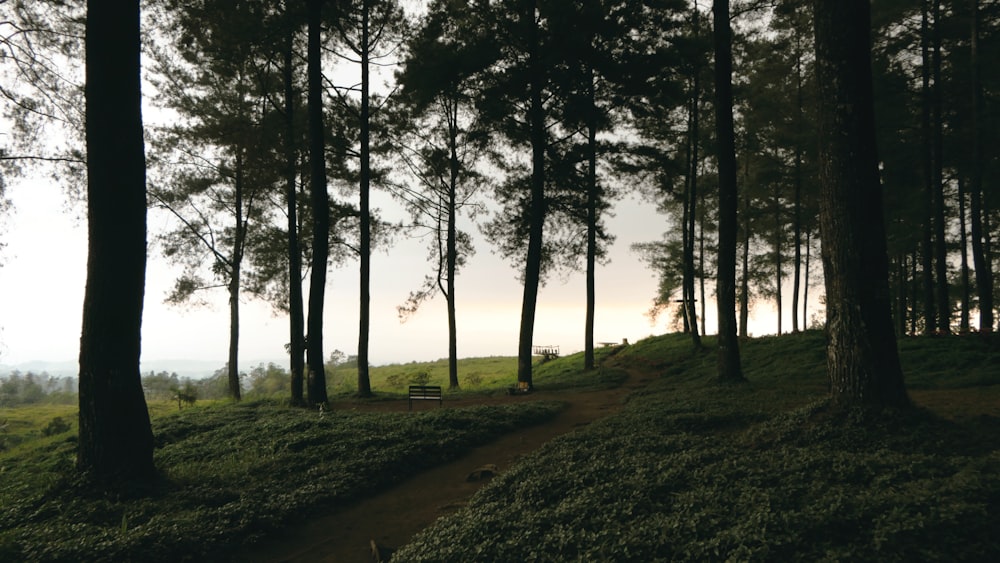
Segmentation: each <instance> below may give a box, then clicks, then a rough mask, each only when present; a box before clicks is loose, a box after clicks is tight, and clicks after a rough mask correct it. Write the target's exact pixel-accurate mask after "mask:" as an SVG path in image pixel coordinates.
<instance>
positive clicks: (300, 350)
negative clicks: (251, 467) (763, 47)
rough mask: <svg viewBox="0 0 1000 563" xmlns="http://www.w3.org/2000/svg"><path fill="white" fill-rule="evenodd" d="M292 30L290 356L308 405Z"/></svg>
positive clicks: (288, 67)
mask: <svg viewBox="0 0 1000 563" xmlns="http://www.w3.org/2000/svg"><path fill="white" fill-rule="evenodd" d="M293 37H294V31H293V28H292V27H291V26H289V30H288V31H287V36H286V37H285V41H286V43H285V49H284V53H283V57H284V60H283V61H282V63H283V67H282V74H283V79H284V87H285V167H286V169H285V208H286V213H287V215H288V223H287V224H288V356H289V359H290V363H291V365H290V367H291V391H292V397H291V401H292V404H293V405H296V406H302V405H304V404H305V397H304V393H303V385H302V383H303V382H302V377H303V375H304V373H305V362H304V361H303V354H304V352H305V336H304V335H305V314H304V311H303V302H302V251H301V248H300V247H299V221H298V201H297V199H298V198H297V195H296V191H295V178H296V168H297V159H296V156H295V154H296V151H295V86H294V83H293V81H292V79H293V71H294V68H293V64H292V57H293V54H294V53H293V51H292V48H293V45H292V43H293V41H292V39H293Z"/></svg>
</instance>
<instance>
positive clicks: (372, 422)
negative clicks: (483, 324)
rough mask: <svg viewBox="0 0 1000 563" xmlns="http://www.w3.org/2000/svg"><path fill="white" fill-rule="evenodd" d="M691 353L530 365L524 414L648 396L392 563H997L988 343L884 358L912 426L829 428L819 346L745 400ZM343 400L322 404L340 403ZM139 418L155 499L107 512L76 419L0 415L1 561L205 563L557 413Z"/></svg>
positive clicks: (249, 406)
mask: <svg viewBox="0 0 1000 563" xmlns="http://www.w3.org/2000/svg"><path fill="white" fill-rule="evenodd" d="M706 344H707V346H708V349H706V350H703V351H701V352H694V351H692V349H691V347H690V341H689V339H687V338H686V337H684V336H681V335H668V336H663V337H656V338H650V339H646V340H643V341H641V342H638V343H636V344H634V345H632V346H630V347H627V348H608V349H602V350H599V353H600V354H601V356H600V357H601V358H602V359H603V360H604V365H603V366H602V367H601V369H599V370H597V371H596V372H592V373H585V372H583V371H582V364H583V360H582V356H581V355H574V356H570V357H566V358H560V359H558V360H555V361H552V362H548V363H544V364H538V365H537V366H536V370H535V383H536V386H537V388H538V389H539V390H540V393H544V392H545V391H546V390H551V389H575V388H601V387H604V386H613V385H616V384H617V383H619V382H620V381H622V379H623V378H624V377H625V376H626V373H627V371H629V370H631V371H632V372H633V373H634V374H636V376H637V377H641V378H646V379H649V380H650V381H649V384H648V385H647V386H646V387H644V388H641V389H640V390H638V391H637V392H635V393H633V394H632V395H630V397H629V401H628V403H627V405H626V408H625V409H624V410H623V412H622V413H621V414H619V415H616V416H614V417H610V418H607V419H604V420H602V421H600V422H598V423H595V424H591V425H590V426H588V427H586V428H585V429H583V430H581V431H578V432H575V433H573V434H571V435H568V436H565V437H563V438H560V439H557V440H554V441H553V442H550V443H549V444H547V445H546V446H545V447H543V448H542V449H541V450H539V451H538V452H536V453H535V454H533V455H531V456H528V457H527V458H525V459H523V461H521V462H520V463H519V464H518V465H517V466H515V467H514V468H512V469H511V470H509V471H508V472H506V473H505V474H503V475H501V476H500V477H498V478H496V479H494V480H493V481H492V482H491V483H490V484H489V485H487V487H485V488H484V489H482V491H481V492H480V493H479V494H477V495H476V497H474V498H473V500H472V501H471V502H470V503H469V505H468V507H467V508H465V509H463V510H461V511H460V512H458V513H456V514H455V515H454V516H450V517H447V518H444V519H441V520H439V521H438V523H437V524H436V525H435V526H433V527H432V528H430V529H428V530H427V531H426V532H424V533H422V534H420V535H419V536H418V537H417V538H415V539H414V541H413V542H412V543H411V544H410V545H408V546H405V547H404V548H403V550H402V551H401V552H399V553H398V555H397V558H396V559H395V560H398V561H548V560H558V561H567V560H568V561H573V560H576V561H607V560H612V561H615V560H617V561H621V560H628V561H647V560H690V561H705V560H726V559H730V560H739V561H744V560H746V561H749V560H827V561H837V560H879V561H882V560H885V561H904V560H905V561H909V560H949V561H961V560H965V561H984V560H1000V543H998V539H997V536H996V534H995V530H997V529H1000V412H998V411H1000V345H998V343H996V342H994V343H993V344H992V345H990V344H986V343H984V342H983V341H981V340H979V339H978V338H974V337H968V338H959V337H950V338H918V339H907V340H904V341H902V342H901V344H900V348H901V351H902V354H903V361H904V365H905V369H906V377H907V382H908V385H909V386H910V389H911V396H912V397H913V398H914V400H915V402H916V403H917V404H918V405H923V406H926V407H927V408H925V409H915V410H913V411H905V412H888V413H883V414H882V415H880V416H874V415H872V414H870V413H864V412H848V413H835V412H832V411H830V410H829V409H828V408H827V404H826V402H825V401H824V396H825V393H826V389H827V384H826V378H825V374H824V351H823V347H824V343H823V337H822V335H821V334H819V333H806V334H800V335H794V336H782V337H771V338H759V339H754V340H751V341H749V342H746V343H745V344H744V346H743V360H744V366H745V372H746V375H747V377H748V379H749V382H748V383H747V384H743V385H732V386H725V387H718V386H715V385H711V384H709V383H708V382H709V381H710V380H711V379H712V376H713V374H714V370H715V355H714V351H713V350H711V347H712V346H713V345H714V342H713V341H712V339H707V340H706ZM612 354H613V355H614V357H613V358H612V357H610V356H611V355H612ZM515 365H516V363H515V361H514V360H513V359H512V358H481V359H474V360H468V361H463V362H462V366H461V369H460V372H461V373H463V374H465V375H466V376H468V375H469V374H472V373H479V374H481V376H482V377H481V379H480V380H479V381H468V382H467V381H466V380H463V382H462V383H463V391H462V392H461V393H462V394H463V395H473V394H474V393H475V392H479V393H483V394H492V393H502V392H504V390H505V388H506V387H507V386H509V385H511V384H512V383H513V381H514V379H515V376H514V372H515V367H514V366H515ZM420 373H427V374H428V375H429V378H430V381H431V382H432V383H440V384H443V385H446V379H445V378H446V375H445V374H446V363H445V362H435V363H431V364H406V365H400V366H385V367H382V368H376V369H375V370H373V387H375V390H376V392H377V393H378V394H379V398H381V399H384V398H387V397H392V396H393V389H392V386H391V384H392V381H393V380H391V379H390V378H391V377H392V376H393V375H396V374H399V375H400V376H401V377H410V376H411V375H413V374H420ZM355 374H356V372H355ZM347 377H349V374H345V378H347ZM344 385H345V388H344V390H343V392H342V394H341V395H340V398H341V400H357V399H349V398H348V396H349V394H350V393H351V390H350V389H349V385H347V384H344ZM398 392H400V393H402V392H403V389H402V388H400V389H399V391H398ZM448 396H451V395H446V400H447V397H448ZM542 396H544V395H542ZM446 404H447V403H446ZM150 407H151V412H152V414H153V421H154V433H155V436H156V440H157V449H156V454H155V455H156V464H157V467H159V468H160V470H161V472H162V479H161V481H160V482H159V483H157V484H156V485H155V486H154V487H152V488H150V489H147V490H137V491H132V492H131V493H129V494H126V495H105V494H100V493H95V492H93V491H91V490H89V489H88V488H87V487H86V486H85V485H83V484H81V483H80V482H79V481H77V480H76V478H75V477H74V474H73V470H72V465H73V459H74V455H75V445H76V444H75V426H76V420H75V419H76V410H75V409H74V408H68V407H42V408H38V409H10V410H8V411H5V412H3V413H0V440H3V441H4V443H5V446H4V447H3V448H0V561H20V560H31V561H36V560H38V561H79V560H115V561H118V560H137V559H139V558H140V555H139V554H141V559H142V560H143V561H181V560H204V559H212V560H218V559H220V558H225V556H226V554H227V553H228V552H227V551H226V549H227V547H226V546H235V545H240V544H242V543H244V542H246V541H250V540H252V539H253V538H255V537H260V536H261V535H266V534H271V533H274V532H275V531H276V530H278V529H280V528H281V527H282V526H284V525H287V524H288V523H289V522H291V521H293V519H294V518H301V517H303V516H304V515H308V514H310V513H312V512H313V511H319V510H329V509H330V507H335V506H337V505H338V504H341V503H343V502H347V501H349V500H350V499H354V498H359V497H364V496H366V495H370V494H372V492H373V491H376V490H379V489H381V488H383V487H385V486H387V485H389V484H391V483H394V482H396V481H397V480H399V479H401V478H403V477H405V476H407V475H411V474H413V473H415V472H418V471H420V470H422V469H423V468H425V467H428V466H429V465H432V464H435V463H440V462H443V461H445V460H449V459H454V458H456V457H457V456H459V455H461V453H462V452H464V451H466V450H467V449H468V448H470V447H472V446H474V445H475V444H479V443H484V442H487V441H489V440H492V439H494V438H495V437H496V436H498V435H501V434H502V433H505V432H509V431H510V430H511V429H513V428H515V427H519V426H524V425H530V424H537V423H544V422H545V421H546V420H548V419H549V418H550V417H552V416H553V415H554V414H555V413H556V412H558V410H559V409H560V408H561V405H560V404H556V403H538V402H533V403H524V404H520V403H519V404H516V405H511V406H506V407H487V406H479V407H472V408H445V409H433V410H427V411H423V412H419V413H406V412H405V411H400V412H387V413H381V414H374V413H362V412H357V411H352V410H350V409H340V410H337V411H334V412H327V413H324V414H323V415H322V416H321V415H320V414H319V413H318V412H315V411H309V410H303V409H292V408H289V407H287V406H284V404H283V402H282V401H246V402H244V403H242V404H230V403H226V402H220V403H207V402H199V403H198V405H197V406H196V407H194V408H186V409H184V410H183V411H181V412H177V411H176V408H177V407H176V403H170V402H163V403H153V404H151V406H150ZM928 409H929V410H928ZM57 418H59V419H60V420H61V423H55V420H56V419H57ZM609 452H613V455H609Z"/></svg>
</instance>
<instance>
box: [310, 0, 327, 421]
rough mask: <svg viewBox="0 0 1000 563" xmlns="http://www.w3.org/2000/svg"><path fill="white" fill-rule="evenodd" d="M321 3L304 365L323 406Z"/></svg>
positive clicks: (313, 8) (313, 90) (314, 21)
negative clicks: (311, 234) (306, 364)
mask: <svg viewBox="0 0 1000 563" xmlns="http://www.w3.org/2000/svg"><path fill="white" fill-rule="evenodd" d="M322 5H323V1H322V0H309V6H308V8H309V14H308V17H309V47H308V49H309V54H308V59H309V61H308V70H307V73H308V77H309V161H310V165H309V168H310V183H311V199H312V207H313V254H312V272H311V273H310V278H309V319H308V321H307V322H308V331H309V336H308V337H307V343H306V346H307V352H306V362H307V363H308V377H307V386H308V393H309V403H310V404H312V405H325V404H326V403H327V402H328V401H327V394H326V368H325V366H324V358H323V302H324V299H325V297H326V268H327V259H328V258H329V254H330V247H329V244H330V242H329V241H330V200H329V195H328V194H327V188H326V160H325V158H326V141H325V140H324V138H323V71H322V68H321V66H320V64H321V63H320V56H321V53H320V25H321V21H322V20H321V15H322V14H321V12H322Z"/></svg>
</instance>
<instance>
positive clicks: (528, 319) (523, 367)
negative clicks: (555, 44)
mask: <svg viewBox="0 0 1000 563" xmlns="http://www.w3.org/2000/svg"><path fill="white" fill-rule="evenodd" d="M535 8H536V2H530V3H528V5H527V6H526V10H525V13H523V14H522V15H521V17H522V18H523V19H524V24H525V25H527V26H530V27H529V29H530V38H529V44H528V66H529V71H528V73H529V81H530V83H529V85H528V89H529V96H530V100H529V107H528V124H529V128H530V135H531V194H530V198H529V203H528V253H527V256H526V257H525V268H524V296H523V298H522V300H521V327H520V330H519V333H518V347H517V381H518V382H519V383H523V384H525V385H527V386H528V389H532V388H533V387H534V384H533V382H532V373H531V372H532V369H531V368H532V365H531V359H532V355H531V347H532V339H533V338H534V332H535V311H536V306H537V302H538V285H539V283H540V282H541V273H542V247H543V244H542V235H543V231H544V225H545V208H546V202H545V137H546V132H545V109H544V107H543V106H542V69H541V61H540V60H539V59H540V56H541V54H540V53H539V44H538V42H539V39H538V28H537V23H536V22H535Z"/></svg>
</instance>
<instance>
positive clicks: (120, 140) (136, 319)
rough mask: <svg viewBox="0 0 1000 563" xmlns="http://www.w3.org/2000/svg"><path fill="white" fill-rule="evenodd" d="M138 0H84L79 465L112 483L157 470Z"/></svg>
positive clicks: (148, 475)
mask: <svg viewBox="0 0 1000 563" xmlns="http://www.w3.org/2000/svg"><path fill="white" fill-rule="evenodd" d="M139 54H140V43H139V1H138V0H132V1H122V2H107V1H106V0H90V1H89V2H88V3H87V25H86V102H87V106H86V138H87V195H88V198H87V202H88V205H87V219H88V234H89V242H88V260H87V289H86V293H85V295H84V302H83V328H82V331H81V333H80V437H79V442H78V448H77V468H78V469H79V470H81V471H84V472H86V473H88V474H90V475H91V476H92V477H93V478H95V479H97V480H99V481H102V482H105V483H107V484H112V483H117V482H118V480H148V479H151V478H152V477H153V475H154V468H153V432H152V429H151V426H150V422H149V412H148V411H147V410H146V402H145V399H144V397H143V393H142V382H141V376H140V373H139V356H140V352H141V345H140V333H141V327H142V305H143V293H144V288H145V281H146V164H145V154H144V148H143V138H142V110H141V99H142V94H141V87H140V79H139V74H140V71H139Z"/></svg>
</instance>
